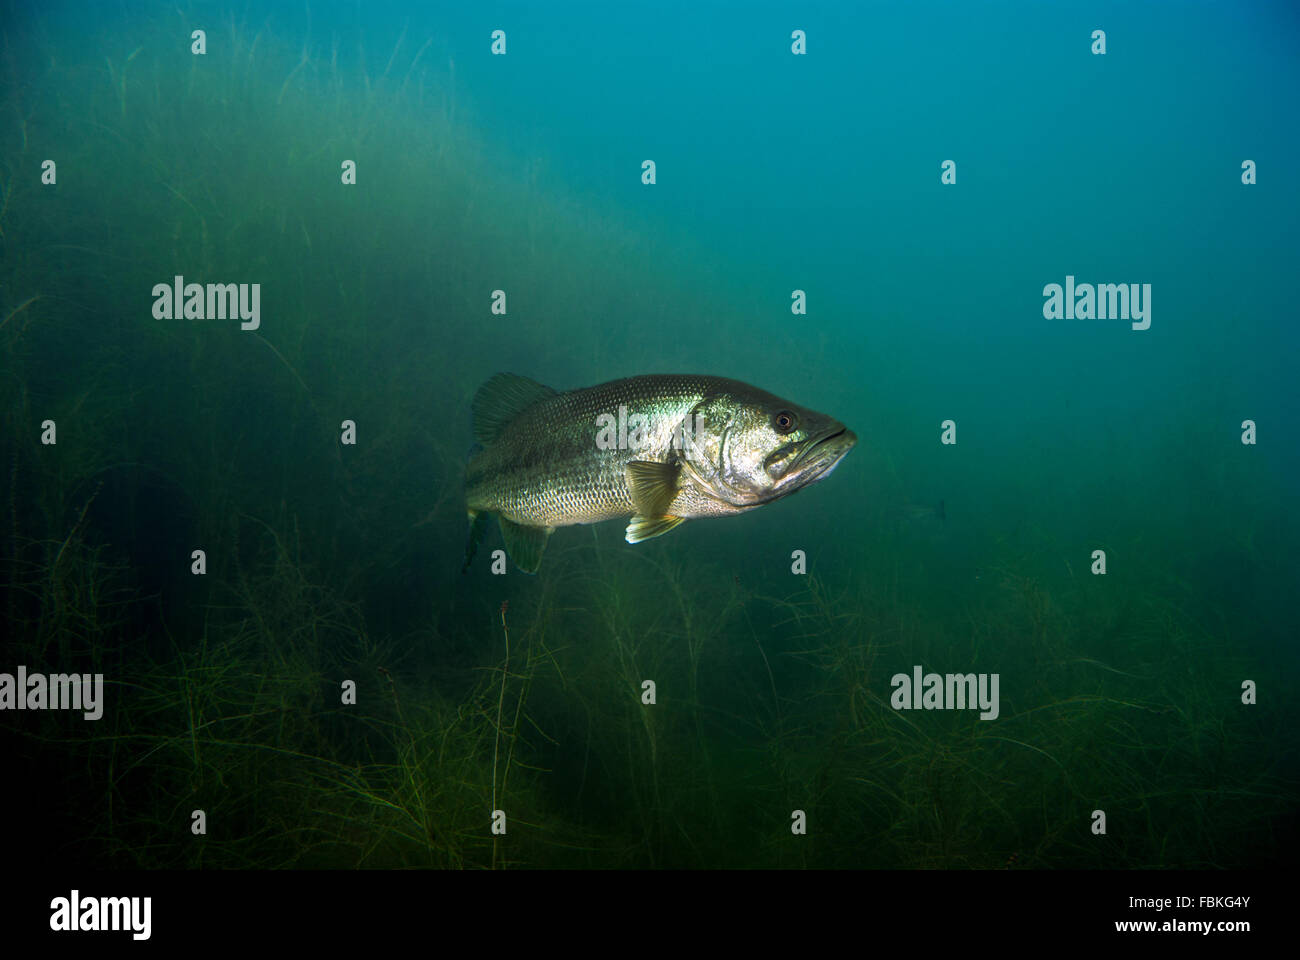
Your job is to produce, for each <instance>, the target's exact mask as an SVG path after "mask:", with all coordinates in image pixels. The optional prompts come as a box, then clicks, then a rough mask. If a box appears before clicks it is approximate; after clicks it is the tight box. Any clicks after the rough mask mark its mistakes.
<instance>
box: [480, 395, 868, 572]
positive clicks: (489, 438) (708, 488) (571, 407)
mask: <svg viewBox="0 0 1300 960" xmlns="http://www.w3.org/2000/svg"><path fill="white" fill-rule="evenodd" d="M473 409H474V432H475V436H476V438H477V440H478V441H479V443H480V444H482V449H478V450H476V451H475V452H474V453H473V454H472V455H471V457H470V460H469V464H468V467H467V469H466V478H465V498H466V506H467V508H468V511H469V515H470V519H471V522H472V524H473V528H472V534H471V549H470V553H469V555H468V556H467V560H466V563H467V564H468V559H469V556H472V553H473V546H474V543H475V542H476V540H477V538H478V537H481V536H482V526H481V522H482V518H483V517H484V516H485V515H487V514H495V515H496V516H497V517H498V519H499V521H500V523H501V529H502V533H503V535H504V537H505V541H506V551H507V553H508V554H509V555H510V557H511V559H512V560H514V561H515V563H516V565H517V566H519V567H520V569H523V570H525V571H527V572H530V573H531V572H535V571H536V569H537V567H538V566H539V565H540V562H541V554H542V550H543V549H544V547H545V543H546V537H547V536H549V534H550V533H551V531H552V530H554V529H555V528H556V527H561V526H567V525H570V524H576V523H597V522H600V521H602V520H610V519H614V518H619V517H631V518H632V520H631V522H630V523H629V525H628V528H627V540H628V542H630V543H637V542H639V541H641V540H645V539H649V538H650V537H655V536H659V535H660V534H663V533H667V532H668V531H669V530H671V529H673V527H675V526H677V525H678V524H679V523H681V522H683V521H684V520H689V519H694V518H699V517H716V516H725V515H727V514H732V513H741V512H744V511H746V510H752V509H754V508H755V507H758V506H761V505H763V504H765V503H771V502H772V501H773V500H777V499H779V498H781V497H783V496H786V495H788V494H790V493H792V492H794V491H795V490H797V489H799V488H801V487H804V486H807V485H808V484H809V483H812V482H814V481H815V480H819V479H821V478H822V477H824V476H826V475H828V474H829V473H830V472H831V471H832V470H833V469H834V468H835V467H836V465H838V463H839V461H840V460H841V458H843V456H844V454H846V453H848V451H849V450H850V449H851V448H852V447H853V445H854V443H856V440H857V438H856V437H855V436H854V435H853V433H852V432H850V431H849V430H847V429H846V428H845V427H844V425H843V424H842V423H840V422H839V421H837V420H834V419H833V418H831V417H828V416H826V415H824V414H820V413H817V412H815V411H813V410H809V409H807V408H805V407H800V406H798V405H796V404H793V403H790V402H788V401H786V400H782V399H781V398H780V397H777V396H775V395H773V394H770V393H768V392H766V391H764V390H760V389H758V388H756V387H752V386H750V385H748V384H745V383H741V382H739V381H736V380H728V379H724V378H721V377H710V376H702V375H690V374H654V375H648V376H638V377H628V378H626V379H623V380H614V381H611V382H609V383H603V384H600V385H599V386H595V387H588V388H585V389H580V390H570V391H567V392H564V393H560V392H556V391H554V390H552V389H550V388H549V387H545V386H542V385H541V384H539V383H536V382H535V381H532V380H529V379H527V378H525V377H519V376H515V375H513V374H497V375H496V376H494V377H493V378H492V379H490V380H489V381H488V382H487V383H486V384H484V385H483V387H482V388H480V390H479V392H478V394H477V395H476V396H475V398H474V404H473Z"/></svg>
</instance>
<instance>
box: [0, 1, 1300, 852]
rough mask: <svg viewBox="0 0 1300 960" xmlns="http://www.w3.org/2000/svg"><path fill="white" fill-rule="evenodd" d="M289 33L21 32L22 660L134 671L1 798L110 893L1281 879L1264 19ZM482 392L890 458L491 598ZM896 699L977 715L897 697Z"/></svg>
mask: <svg viewBox="0 0 1300 960" xmlns="http://www.w3.org/2000/svg"><path fill="white" fill-rule="evenodd" d="M291 6H293V5H281V4H267V5H257V4H248V5H243V6H239V7H224V6H221V5H216V4H211V5H209V4H195V5H191V6H186V5H181V6H180V7H179V8H178V7H177V6H175V5H168V4H158V5H152V4H143V3H142V4H130V5H124V6H122V7H109V6H105V7H100V6H95V7H93V8H91V9H85V8H83V5H80V4H57V3H56V4H40V5H37V4H25V3H8V4H6V5H5V6H4V7H3V12H2V15H0V27H2V28H3V35H4V44H3V53H4V57H3V71H4V83H3V85H2V87H0V88H2V90H3V93H2V98H3V104H2V105H0V106H2V108H3V109H0V174H2V175H3V181H4V182H3V189H4V199H3V201H2V202H0V230H2V231H3V234H2V236H0V245H2V246H0V249H3V256H2V257H0V348H2V349H0V362H2V363H3V367H4V369H3V376H2V377H0V392H2V393H3V399H4V407H3V409H4V422H3V426H2V428H0V466H3V471H0V492H3V497H2V498H0V503H3V505H4V514H5V516H4V536H3V538H2V539H0V542H2V543H3V550H2V553H0V603H3V605H4V618H5V627H4V630H3V634H4V636H5V640H4V644H3V648H0V649H3V658H2V659H0V673H5V672H8V673H13V672H15V671H16V670H17V668H18V667H19V666H20V665H22V666H25V667H26V669H27V670H28V671H31V672H45V673H49V674H54V673H65V672H73V671H76V672H86V673H92V674H93V673H102V674H103V676H104V684H105V686H104V690H105V693H104V698H103V705H104V711H103V716H102V718H101V719H99V720H93V721H88V720H85V719H83V718H82V715H81V714H80V713H72V712H70V711H44V712H41V711H26V712H18V711H14V712H8V711H4V712H0V720H2V721H3V724H2V729H3V731H4V733H3V736H4V738H5V740H6V746H5V749H6V750H7V751H9V752H10V755H12V756H15V757H17V758H19V762H20V763H22V764H24V765H25V769H27V770H29V771H30V772H29V773H28V774H27V775H26V780H25V783H26V787H25V789H24V791H23V792H21V793H19V794H13V795H10V796H7V797H6V801H5V802H6V804H9V805H11V809H9V810H7V811H6V815H7V816H9V817H11V818H14V819H18V818H22V819H23V820H24V821H25V822H29V823H33V824H34V825H36V826H38V827H39V828H40V829H37V830H34V831H33V836H51V835H53V836H57V837H59V838H60V847H61V849H64V850H66V851H67V852H68V854H69V855H75V856H77V857H79V858H81V860H82V862H87V863H90V864H94V865H99V866H106V867H122V866H144V867H150V868H154V867H176V866H185V867H200V866H208V867H218V868H223V867H249V866H254V867H278V866H313V867H314V866H320V867H333V868H350V867H357V866H362V867H396V866H432V867H471V868H479V867H502V866H510V867H548V866H566V867H664V866H669V867H676V866H682V867H720V866H721V867H740V866H759V867H805V866H806V867H883V868H914V867H940V868H1002V867H1004V866H1012V867H1015V868H1017V869H1022V868H1027V869H1052V868H1071V867H1088V868H1107V867H1111V868H1125V869H1127V868H1150V867H1210V868H1236V867H1258V866H1264V865H1272V864H1278V863H1282V862H1289V861H1290V860H1291V859H1292V854H1293V853H1294V850H1295V840H1296V837H1295V831H1294V815H1295V810H1296V801H1297V755H1296V748H1295V738H1294V736H1293V735H1292V731H1293V729H1294V725H1295V721H1296V719H1297V718H1296V710H1295V702H1294V696H1293V692H1292V691H1293V689H1294V686H1295V684H1294V680H1295V669H1296V655H1295V651H1294V645H1293V641H1294V637H1295V625H1296V618H1295V614H1294V604H1293V602H1292V597H1291V592H1292V590H1293V587H1294V584H1295V582H1296V575H1297V564H1296V560H1295V544H1296V541H1297V520H1296V511H1295V504H1296V497H1295V481H1294V477H1295V475H1296V473H1297V468H1298V467H1300V454H1298V453H1297V449H1298V448H1297V445H1296V443H1295V440H1294V438H1293V436H1292V435H1291V432H1290V430H1289V427H1290V424H1291V423H1292V422H1293V421H1294V420H1295V418H1296V416H1297V414H1300V403H1297V394H1296V390H1295V387H1294V383H1295V375H1294V365H1295V361H1296V356H1297V346H1300V338H1298V337H1297V334H1296V332H1295V328H1294V317H1293V314H1294V309H1293V300H1294V293H1293V290H1292V287H1293V276H1294V273H1295V270H1294V263H1295V260H1296V252H1297V235H1296V231H1297V224H1298V223H1300V217H1298V214H1300V197H1298V195H1297V186H1296V183H1295V181H1294V178H1292V177H1290V176H1289V171H1288V169H1287V168H1286V166H1285V164H1286V163H1287V160H1286V158H1287V157H1288V156H1292V155H1294V154H1295V153H1296V151H1297V146H1298V144H1297V139H1298V135H1297V132H1296V126H1295V123H1294V118H1295V116H1296V112H1297V110H1296V108H1297V95H1296V91H1297V90H1300V82H1298V81H1300V77H1298V76H1297V74H1298V73H1300V60H1298V59H1297V57H1296V53H1297V50H1300V22H1298V20H1297V16H1296V13H1295V11H1294V10H1293V9H1292V8H1291V7H1289V6H1287V5H1284V4H1272V3H1237V4H1180V5H1177V6H1176V7H1174V6H1171V5H1164V4H1110V5H1104V4H1103V5H1095V4H1090V5H1087V6H1084V5H1077V4H1052V5H1043V4H1031V3H1023V4H996V5H959V4H918V3H909V4H887V5H886V4H881V5H864V6H861V7H860V8H857V7H855V8H852V9H851V8H850V7H849V5H843V4H820V5H816V4H814V5H801V6H800V8H799V9H797V10H795V11H792V10H791V9H789V8H786V7H784V6H779V5H775V4H749V5H745V7H744V8H743V10H742V9H740V8H735V7H732V6H731V5H721V4H689V5H687V4H667V5H663V4H660V5H657V6H656V7H655V10H654V12H653V15H652V14H651V13H649V12H647V11H645V10H640V9H635V10H634V9H633V8H629V9H628V10H627V11H625V12H620V11H619V10H616V9H610V8H608V7H607V6H606V5H597V4H579V3H573V4H559V5H553V6H552V7H550V8H547V9H544V10H543V9H541V8H539V7H538V6H537V5H531V4H512V3H502V4H496V5H494V6H492V7H491V8H490V9H489V10H486V11H484V10H481V9H478V8H477V7H475V8H473V9H471V10H469V11H466V10H457V9H455V8H454V6H452V5H446V6H445V7H442V8H438V7H435V8H432V9H430V8H427V7H425V6H424V5H408V6H402V5H393V6H391V7H386V8H385V9H384V10H382V11H376V10H374V9H371V7H370V5H350V4H316V3H313V4H311V5H304V6H303V7H302V8H301V9H298V8H297V7H293V9H290V7H291ZM498 28H499V29H502V30H504V31H505V43H506V47H505V53H504V55H494V54H493V52H492V44H493V38H492V31H493V30H496V29H498ZM198 29H201V30H204V31H206V34H205V38H204V39H205V42H206V52H205V53H203V54H202V55H196V54H195V53H193V52H192V51H191V43H192V42H193V41H192V39H191V37H192V32H193V31H194V30H198ZM796 29H798V30H803V31H805V33H806V51H807V52H806V54H803V55H796V54H794V53H792V50H791V44H792V42H793V41H792V39H791V33H792V31H794V30H796ZM1097 29H1100V30H1104V31H1105V35H1106V37H1105V39H1106V52H1105V54H1104V55H1097V54H1094V53H1093V52H1092V46H1093V42H1094V41H1093V39H1092V32H1093V31H1094V30H1097ZM647 160H650V161H653V162H654V164H655V182H654V183H653V184H647V183H644V182H643V179H642V173H643V167H642V164H643V162H644V161H647ZM45 161H53V162H54V164H55V167H54V182H52V183H43V182H42V173H43V170H45V168H43V166H42V165H43V163H44V162H45ZM345 161H354V162H355V170H356V178H355V179H356V182H355V184H344V183H342V182H341V176H342V167H341V165H342V164H343V163H344V162H345ZM945 161H952V162H953V163H954V164H955V182H953V183H944V182H943V179H942V175H943V173H944V168H943V166H942V165H943V164H944V163H945ZM1246 161H1250V162H1252V163H1253V165H1254V169H1255V171H1256V177H1257V182H1255V183H1251V184H1246V183H1243V166H1242V165H1243V163H1244V162H1246ZM46 174H47V177H48V171H46ZM177 275H180V276H183V277H184V278H185V280H186V281H187V282H197V283H204V284H206V283H243V284H254V283H256V284H259V285H260V313H259V316H258V320H257V323H258V325H257V327H256V329H241V323H240V320H239V319H238V318H237V317H228V318H225V319H211V318H207V319H196V318H185V317H184V316H181V317H169V316H158V315H156V312H155V302H156V300H155V294H154V292H153V291H154V289H155V287H156V285H159V284H162V285H170V284H171V283H172V282H173V278H174V277H176V276H177ZM1067 277H1073V278H1074V281H1071V282H1075V281H1077V282H1078V283H1079V284H1084V283H1089V284H1112V283H1113V284H1121V283H1122V284H1137V285H1139V289H1141V288H1142V285H1147V284H1149V285H1150V295H1149V296H1150V300H1149V305H1150V314H1149V320H1150V325H1149V328H1147V329H1140V330H1139V329H1134V328H1133V323H1132V322H1131V321H1130V320H1128V319H1124V318H1121V317H1113V318H1083V319H1079V318H1074V317H1071V318H1068V319H1067V318H1065V317H1052V318H1048V317H1046V316H1045V314H1044V302H1045V295H1044V288H1045V287H1047V286H1048V285H1049V284H1061V285H1065V284H1066V282H1067V280H1066V278H1067ZM497 290H501V291H504V294H505V304H506V306H505V312H504V314H501V313H494V312H493V302H494V293H493V291H497ZM794 291H804V294H805V296H806V306H807V309H806V312H801V313H796V312H793V311H792V296H793V294H794ZM250 322H251V321H250ZM503 370H504V371H512V372H515V373H518V374H522V375H525V376H528V377H531V378H533V379H535V380H538V381H540V382H542V383H546V384H548V385H550V386H553V387H555V388H557V389H570V388H576V387H585V386H591V385H593V384H596V383H600V382H603V381H607V380H612V379H615V378H619V377H624V376H632V375H636V374H643V373H656V372H698V373H706V374H713V375H718V376H725V377H732V378H735V379H739V380H742V381H746V382H749V383H752V384H755V385H757V386H759V387H762V388H764V389H766V390H769V391H772V392H774V393H776V394H778V395H781V396H784V397H788V398H789V399H791V400H793V401H795V402H796V403H799V404H802V405H805V406H808V407H811V408H813V409H816V410H821V411H825V412H827V413H829V414H831V415H833V416H835V417H836V418H838V419H839V420H842V421H843V422H844V423H846V424H847V425H848V426H849V427H850V428H852V429H853V430H854V431H855V432H856V433H857V434H858V436H859V444H858V446H857V448H856V449H855V450H854V451H853V452H852V453H850V454H849V456H848V457H847V459H846V460H845V461H844V462H843V463H842V464H841V465H840V467H839V468H838V469H837V470H836V472H835V473H834V475H833V476H831V477H829V478H827V479H826V480H824V481H823V482H820V483H818V484H816V485H814V486H812V487H810V488H808V489H807V490H804V491H802V492H800V493H799V494H798V495H797V496H794V497H791V498H789V499H786V500H782V501H780V502H778V503H774V504H771V505H769V506H766V507H764V508H762V509H760V510H757V511H754V512H752V513H749V514H746V515H744V516H740V517H735V518H727V519H720V520H704V521H696V522H690V523H687V524H684V525H682V526H681V527H680V528H679V529H677V530H675V531H673V532H672V533H670V534H668V535H666V536H664V537H662V538H659V539H656V540H653V541H650V542H647V543H644V544H640V545H637V546H630V545H628V544H626V543H624V542H623V525H622V524H619V523H609V524H605V525H601V526H597V527H591V528H589V527H570V528H563V529H561V530H559V531H558V532H557V533H556V534H555V535H554V536H553V537H552V538H551V542H550V545H549V546H548V548H547V553H546V557H545V560H544V563H543V566H542V568H541V571H540V573H539V575H538V576H536V577H530V576H527V575H524V574H521V573H519V572H518V571H516V570H514V569H513V568H510V569H509V572H507V573H506V574H504V575H500V576H498V575H494V574H493V573H492V572H491V570H490V566H489V564H488V563H487V562H486V559H485V558H484V557H480V562H479V563H478V564H476V565H475V566H474V567H473V568H471V570H470V571H469V572H468V573H466V574H464V575H462V574H461V572H460V565H461V561H462V558H463V553H464V545H465V536H466V524H465V514H464V505H463V500H462V494H461V489H460V485H461V480H462V471H463V467H464V462H465V456H466V451H467V449H468V448H469V446H470V444H471V442H472V437H471V431H470V415H469V405H470V398H471V397H472V396H473V393H474V391H475V390H476V388H477V387H478V386H479V385H480V384H481V383H482V382H483V381H485V380H486V379H487V378H488V377H489V376H491V375H492V374H493V373H495V372H497V371H503ZM46 421H53V423H54V427H55V439H56V441H57V442H55V443H49V442H42V441H43V437H44V438H45V440H47V441H48V439H50V437H49V428H48V427H46V426H45V422H46ZM344 421H352V422H353V423H354V425H355V441H356V442H355V443H345V442H342V439H341V438H342V437H343V435H344V431H345V428H344ZM946 421H952V423H953V425H954V426H953V431H955V441H956V442H955V443H945V442H942V441H943V440H944V436H945V431H944V428H943V426H942V425H943V424H944V423H945V422H946ZM1245 421H1251V422H1253V424H1254V425H1255V431H1254V437H1253V439H1254V441H1255V442H1253V443H1243V442H1242V438H1243V434H1244V433H1245V432H1246V428H1245V427H1243V423H1244V422H1245ZM949 433H950V435H949V439H952V436H951V431H950V432H949ZM940 504H942V510H941V511H940V508H939V505H940ZM499 547H500V540H499V536H498V535H497V534H496V533H495V531H494V532H492V533H491V534H490V535H489V539H488V541H487V542H486V543H485V546H484V549H485V551H487V552H489V553H490V551H491V550H493V549H496V548H499ZM195 550H201V551H203V558H202V562H203V564H204V566H203V570H202V573H196V572H195V567H194V564H195V563H196V562H197V561H196V559H195V557H194V553H193V552H194V551H195ZM795 551H802V552H803V556H804V557H805V558H806V572H795V571H794V570H792V566H793V565H794V560H793V559H792V555H793V554H794V552H795ZM1095 551H1104V555H1105V572H1104V573H1101V572H1100V568H1099V567H1098V566H1097V561H1096V558H1095V554H1094V552H1095ZM917 665H919V666H921V667H922V668H923V672H925V673H928V672H931V671H933V672H936V673H939V674H941V675H942V674H948V673H959V674H966V673H975V674H987V675H992V674H996V675H997V676H998V677H999V694H1000V703H999V709H998V711H997V716H996V718H990V719H980V718H979V715H978V711H972V710H969V709H964V710H928V709H920V710H912V709H908V710H900V709H896V706H895V705H894V703H892V702H891V701H892V700H893V698H894V696H895V692H896V691H895V684H894V683H893V680H894V678H895V677H896V676H897V675H900V674H901V675H903V676H906V677H910V676H911V675H912V671H913V668H914V667H915V666H917ZM646 681H652V682H653V684H654V689H655V700H656V702H655V703H654V704H647V703H644V702H643V695H644V690H645V687H644V684H645V682H646ZM1243 697H1245V698H1246V699H1247V700H1251V701H1252V702H1243ZM195 810H202V811H204V812H205V814H206V816H207V818H208V819H209V820H210V822H212V823H215V824H220V829H219V830H214V831H213V832H212V833H211V834H210V835H208V836H205V837H203V839H202V840H201V841H198V840H196V839H194V837H193V835H192V834H191V832H190V830H189V829H188V828H189V827H190V826H191V821H192V817H193V811H195ZM493 811H502V814H503V816H504V821H502V820H501V818H500V816H498V817H497V819H496V820H495V821H494V819H493ZM1098 811H1100V812H1101V813H1102V814H1103V815H1104V832H1102V830H1101V829H1100V827H1101V820H1102V819H1103V818H1102V817H1099V816H1098ZM494 822H495V823H496V824H497V826H498V828H499V827H500V825H501V823H502V822H504V823H505V825H506V832H505V833H504V834H500V833H497V834H494V833H493V824H494ZM792 824H793V825H794V827H795V828H799V827H804V828H805V829H804V830H803V831H802V832H796V830H792ZM177 837H184V839H177ZM33 842H34V841H33Z"/></svg>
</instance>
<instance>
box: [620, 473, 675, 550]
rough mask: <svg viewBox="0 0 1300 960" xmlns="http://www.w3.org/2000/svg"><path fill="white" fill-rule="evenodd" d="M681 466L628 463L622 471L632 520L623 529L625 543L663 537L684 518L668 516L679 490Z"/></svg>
mask: <svg viewBox="0 0 1300 960" xmlns="http://www.w3.org/2000/svg"><path fill="white" fill-rule="evenodd" d="M681 473H682V469H681V465H680V464H677V463H654V462H652V461H649V460H632V461H630V462H629V463H628V465H627V468H626V478H627V492H628V495H629V496H630V497H631V498H632V506H633V507H635V508H636V516H634V517H633V518H632V522H631V523H629V524H628V525H627V536H626V538H625V539H626V540H627V542H628V543H640V542H641V541H642V540H649V539H650V538H651V537H658V536H661V535H662V534H665V533H667V532H668V531H669V530H671V529H672V528H673V527H675V526H677V524H679V523H681V522H682V521H683V520H684V519H685V518H684V517H676V516H673V515H672V514H671V513H669V510H670V509H671V508H672V503H673V501H674V500H676V499H677V493H678V491H679V490H680V489H681Z"/></svg>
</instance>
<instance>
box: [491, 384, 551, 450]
mask: <svg viewBox="0 0 1300 960" xmlns="http://www.w3.org/2000/svg"><path fill="white" fill-rule="evenodd" d="M555 395H556V391H555V390H552V389H551V388H550V387H547V386H543V385H542V384H540V383H538V382H537V381H536V380H529V379H528V378H527V377H521V376H519V375H518V374H514V373H498V374H494V375H493V377H492V378H491V379H490V380H488V382H487V383H485V384H483V386H481V387H479V388H478V393H476V394H474V401H473V403H471V404H470V409H471V410H473V412H474V439H475V440H477V441H478V442H479V443H485V444H486V443H491V442H492V441H493V440H495V439H496V438H497V435H498V434H500V433H501V429H502V428H503V427H504V426H505V425H506V424H507V423H509V422H510V421H511V420H513V419H514V418H515V417H517V416H519V414H521V413H523V412H524V411H525V410H527V409H528V408H529V407H531V406H532V405H533V404H535V403H537V402H538V401H539V400H545V399H547V398H549V397H554V396H555Z"/></svg>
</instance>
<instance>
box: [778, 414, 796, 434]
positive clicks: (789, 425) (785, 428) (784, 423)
mask: <svg viewBox="0 0 1300 960" xmlns="http://www.w3.org/2000/svg"><path fill="white" fill-rule="evenodd" d="M798 425H799V418H798V417H797V416H795V415H794V414H793V413H791V412H790V411H789V410H779V411H777V412H776V413H775V414H774V415H773V416H772V429H773V430H775V431H776V432H777V433H789V432H790V431H791V430H793V429H794V428H795V427H797V426H798Z"/></svg>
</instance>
